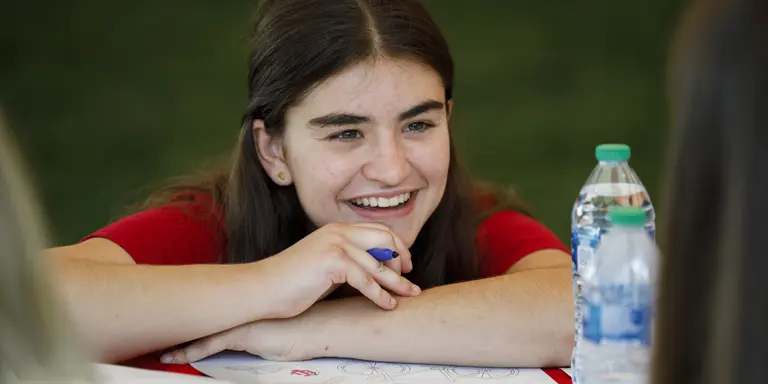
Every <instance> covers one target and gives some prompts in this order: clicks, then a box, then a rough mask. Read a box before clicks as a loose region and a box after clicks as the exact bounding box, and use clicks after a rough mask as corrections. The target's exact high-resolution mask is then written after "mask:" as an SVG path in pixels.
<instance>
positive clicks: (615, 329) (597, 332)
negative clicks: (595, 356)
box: [582, 301, 652, 346]
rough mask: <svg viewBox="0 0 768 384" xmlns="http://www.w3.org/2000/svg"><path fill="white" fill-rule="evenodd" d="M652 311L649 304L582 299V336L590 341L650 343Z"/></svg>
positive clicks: (598, 342)
mask: <svg viewBox="0 0 768 384" xmlns="http://www.w3.org/2000/svg"><path fill="white" fill-rule="evenodd" d="M651 316H652V312H651V307H650V306H649V305H634V306H631V305H617V304H607V305H606V304H603V305H598V304H595V303H591V302H589V301H585V307H584V312H583V314H582V324H583V332H584V338H585V339H587V340H589V341H591V342H593V343H597V344H600V343H606V342H608V343H611V342H632V343H638V344H641V345H646V346H647V345H650V343H651V328H652V326H651V324H652V319H651Z"/></svg>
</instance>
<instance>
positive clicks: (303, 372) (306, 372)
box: [291, 369, 317, 376]
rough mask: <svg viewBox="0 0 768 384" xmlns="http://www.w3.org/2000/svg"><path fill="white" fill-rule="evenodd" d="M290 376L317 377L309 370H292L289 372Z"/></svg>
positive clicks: (315, 373)
mask: <svg viewBox="0 0 768 384" xmlns="http://www.w3.org/2000/svg"><path fill="white" fill-rule="evenodd" d="M291 375H294V376H317V372H315V371H311V370H309V369H293V370H291Z"/></svg>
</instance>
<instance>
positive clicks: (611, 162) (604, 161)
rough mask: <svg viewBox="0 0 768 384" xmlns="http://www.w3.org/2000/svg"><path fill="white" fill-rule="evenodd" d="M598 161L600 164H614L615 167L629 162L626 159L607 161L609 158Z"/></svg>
mask: <svg viewBox="0 0 768 384" xmlns="http://www.w3.org/2000/svg"><path fill="white" fill-rule="evenodd" d="M597 163H598V164H600V165H604V166H614V167H615V166H617V165H624V164H628V161H626V160H625V161H607V160H599V161H598V162H597Z"/></svg>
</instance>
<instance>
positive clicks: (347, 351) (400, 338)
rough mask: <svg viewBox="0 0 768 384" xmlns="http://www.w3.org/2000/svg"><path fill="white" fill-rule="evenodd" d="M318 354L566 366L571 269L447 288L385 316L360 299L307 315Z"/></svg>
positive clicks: (570, 326) (328, 304)
mask: <svg viewBox="0 0 768 384" xmlns="http://www.w3.org/2000/svg"><path fill="white" fill-rule="evenodd" d="M304 320H305V321H310V322H312V324H311V325H310V328H311V329H312V330H313V335H314V336H311V337H312V338H314V340H315V341H314V343H315V344H317V345H316V347H315V348H317V350H318V351H319V354H320V355H321V356H322V355H325V356H335V357H350V358H360V359H369V360H377V361H399V362H409V363H433V364H458V365H477V366H504V367H510V366H513V367H545V366H564V365H567V364H568V361H569V359H570V354H571V348H572V345H573V323H572V321H573V303H572V301H571V286H570V270H568V269H567V268H557V269H539V270H530V271H525V272H519V273H514V274H509V275H504V276H500V277H496V278H490V279H484V280H478V281H473V282H467V283H461V284H453V285H448V286H443V287H438V288H434V289H430V290H427V291H425V292H423V293H422V294H421V295H419V296H416V297H411V298H405V297H402V298H400V299H399V305H398V307H397V308H396V309H395V310H393V311H383V310H380V309H378V308H376V307H375V306H373V305H371V304H370V303H368V302H367V301H366V300H365V299H362V298H350V299H343V300H338V301H331V302H324V303H318V304H317V305H315V307H314V308H313V309H310V311H309V313H307V318H305V319H304Z"/></svg>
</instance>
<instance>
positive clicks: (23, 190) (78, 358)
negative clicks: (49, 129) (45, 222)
mask: <svg viewBox="0 0 768 384" xmlns="http://www.w3.org/2000/svg"><path fill="white" fill-rule="evenodd" d="M3 123H4V121H3V118H2V115H1V114H0V383H4V384H13V383H32V382H35V383H87V382H90V381H91V378H92V373H91V367H90V363H89V360H88V356H87V355H86V353H85V350H84V348H82V345H81V342H80V340H79V339H78V337H77V335H76V334H75V332H74V329H75V328H74V327H73V324H71V323H70V322H69V321H68V318H67V317H66V316H65V314H64V312H63V311H62V308H60V306H59V302H58V299H59V298H58V297H55V295H54V291H53V290H52V289H51V286H50V284H49V280H48V277H49V276H48V271H47V270H45V269H44V265H43V263H41V262H40V252H41V250H42V249H43V246H44V244H45V243H46V241H45V235H44V233H43V232H44V231H43V229H42V228H41V225H40V219H41V216H40V213H39V211H38V207H37V205H36V203H35V199H34V196H33V194H32V190H31V189H30V188H29V185H28V182H27V180H26V179H25V178H24V174H23V172H22V170H21V169H20V167H21V164H20V162H19V156H18V153H17V152H16V148H15V146H14V143H13V142H11V138H10V133H9V132H7V131H6V128H5V127H4V126H3Z"/></svg>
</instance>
